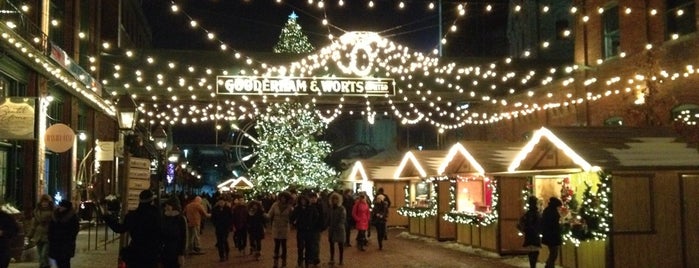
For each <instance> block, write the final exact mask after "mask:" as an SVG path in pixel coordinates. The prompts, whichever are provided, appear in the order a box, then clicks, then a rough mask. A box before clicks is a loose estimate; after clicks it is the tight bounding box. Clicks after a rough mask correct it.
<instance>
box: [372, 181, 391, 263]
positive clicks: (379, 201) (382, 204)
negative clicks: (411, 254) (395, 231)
mask: <svg viewBox="0 0 699 268" xmlns="http://www.w3.org/2000/svg"><path fill="white" fill-rule="evenodd" d="M387 218H388V202H386V197H385V196H384V195H382V194H380V195H377V196H376V199H374V208H373V209H372V210H371V222H372V223H373V224H374V226H375V227H376V239H377V241H378V242H379V250H383V241H384V239H385V238H386V219H387Z"/></svg>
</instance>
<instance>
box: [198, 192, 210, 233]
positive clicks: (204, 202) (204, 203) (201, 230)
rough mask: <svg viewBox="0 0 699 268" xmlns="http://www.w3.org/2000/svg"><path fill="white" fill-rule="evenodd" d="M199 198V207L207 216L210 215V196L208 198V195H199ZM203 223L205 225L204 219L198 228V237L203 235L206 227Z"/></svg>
mask: <svg viewBox="0 0 699 268" xmlns="http://www.w3.org/2000/svg"><path fill="white" fill-rule="evenodd" d="M200 197H201V206H202V207H203V208H204V211H206V213H207V214H211V209H212V206H211V201H209V200H211V196H209V195H208V194H202V195H200ZM204 223H206V218H202V219H201V224H200V225H199V227H200V228H199V234H200V235H201V234H203V233H204V226H206V224H204Z"/></svg>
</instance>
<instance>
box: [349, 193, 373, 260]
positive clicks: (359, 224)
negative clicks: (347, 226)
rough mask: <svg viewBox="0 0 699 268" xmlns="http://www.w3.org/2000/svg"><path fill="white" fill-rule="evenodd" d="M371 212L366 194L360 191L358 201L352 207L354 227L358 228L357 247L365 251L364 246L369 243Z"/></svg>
mask: <svg viewBox="0 0 699 268" xmlns="http://www.w3.org/2000/svg"><path fill="white" fill-rule="evenodd" d="M370 214H371V212H370V211H369V203H367V201H366V195H365V194H364V193H359V196H358V197H357V201H355V202H354V206H353V207H352V217H353V218H354V227H355V228H356V229H357V239H356V240H357V248H359V250H361V251H364V250H365V249H364V247H366V245H367V238H366V231H367V229H369V219H370Z"/></svg>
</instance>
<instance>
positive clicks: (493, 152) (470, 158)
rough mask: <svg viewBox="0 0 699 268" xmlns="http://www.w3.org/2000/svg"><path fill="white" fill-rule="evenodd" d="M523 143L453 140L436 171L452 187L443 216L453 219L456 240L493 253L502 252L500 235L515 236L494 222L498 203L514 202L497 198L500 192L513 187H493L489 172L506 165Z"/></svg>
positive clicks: (499, 170)
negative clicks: (454, 141) (448, 204)
mask: <svg viewBox="0 0 699 268" xmlns="http://www.w3.org/2000/svg"><path fill="white" fill-rule="evenodd" d="M523 145H524V143H507V142H486V141H464V142H460V143H456V144H454V145H453V146H452V147H451V149H450V150H449V154H448V155H447V157H445V158H444V161H443V162H442V164H441V165H440V167H439V170H438V172H439V174H441V175H443V176H445V177H447V178H449V181H450V182H451V185H452V187H451V189H450V191H452V194H451V197H452V198H453V200H451V209H450V210H451V212H449V213H447V214H446V215H447V216H446V217H445V220H446V221H449V222H454V223H456V242H458V243H460V244H464V245H468V246H471V247H474V248H480V249H484V250H487V251H492V252H497V253H507V252H503V251H502V248H501V247H500V245H501V244H502V242H501V241H500V240H501V239H517V240H518V241H521V238H518V237H510V236H507V235H505V234H503V229H501V228H500V225H499V224H498V218H499V217H500V215H499V214H500V209H499V208H500V207H502V206H515V207H516V208H520V207H521V206H520V203H519V202H517V201H518V200H515V202H511V201H510V200H501V199H500V198H498V197H499V196H500V195H501V194H502V192H507V191H517V192H519V191H520V189H508V188H502V187H497V185H498V181H497V180H498V176H496V175H494V174H493V173H497V172H502V171H505V170H507V166H508V165H509V164H510V162H511V161H512V159H514V156H515V155H516V153H517V152H519V150H520V149H521V148H522V146H523Z"/></svg>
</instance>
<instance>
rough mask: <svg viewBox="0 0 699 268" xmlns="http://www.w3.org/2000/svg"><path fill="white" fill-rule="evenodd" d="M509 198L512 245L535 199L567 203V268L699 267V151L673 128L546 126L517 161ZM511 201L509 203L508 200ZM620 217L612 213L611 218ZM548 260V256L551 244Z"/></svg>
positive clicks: (504, 214) (562, 259)
mask: <svg viewBox="0 0 699 268" xmlns="http://www.w3.org/2000/svg"><path fill="white" fill-rule="evenodd" d="M508 171H509V175H508V176H507V177H506V178H504V179H503V180H502V181H501V183H500V187H501V188H505V187H508V188H519V189H521V193H520V194H516V193H515V192H514V191H510V192H503V195H502V196H501V200H519V202H520V208H519V209H518V210H517V209H514V208H511V210H508V211H505V210H504V209H503V210H502V211H501V218H500V224H501V227H500V228H501V229H502V230H503V232H507V233H509V234H510V235H509V236H511V237H512V239H510V238H504V239H503V240H502V243H503V244H502V248H503V251H516V250H517V249H520V248H521V238H520V239H514V237H515V236H516V234H517V229H516V228H515V226H516V224H517V219H518V217H519V216H520V215H521V214H522V213H523V211H524V210H523V208H524V200H525V199H526V198H527V197H528V196H536V197H537V198H539V199H540V200H541V201H542V203H543V205H542V206H543V207H545V206H546V201H547V200H548V198H549V197H552V196H555V197H558V198H559V199H561V200H562V201H563V207H562V208H561V209H560V211H559V212H560V214H561V218H562V225H563V229H564V241H565V242H564V245H563V246H562V247H561V249H560V252H559V253H560V254H559V258H558V265H561V266H563V267H699V261H698V260H699V256H698V255H699V251H697V250H696V249H697V248H699V238H698V237H699V236H697V235H696V228H695V225H694V224H693V223H695V222H697V220H699V216H698V213H697V212H699V197H698V196H697V190H696V189H699V152H698V150H697V148H696V145H695V146H694V147H691V146H688V144H687V143H685V142H682V141H679V140H678V139H677V138H676V136H675V135H674V133H673V132H672V130H669V129H658V128H655V129H640V128H623V127H614V128H612V127H599V128H594V127H592V128H591V127H586V128H554V129H551V130H549V129H546V128H541V129H539V130H537V131H535V132H534V133H533V135H532V138H531V140H530V141H529V142H528V143H527V144H526V145H525V146H524V147H523V148H522V150H521V152H520V153H519V154H518V155H517V157H515V159H514V161H513V162H512V163H511V165H510V166H509V167H508ZM503 208H504V206H503ZM612 215H613V217H612ZM541 253H542V254H540V255H539V256H540V260H539V261H540V262H542V261H544V258H546V256H548V252H546V248H545V247H544V248H543V249H542V251H541Z"/></svg>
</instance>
